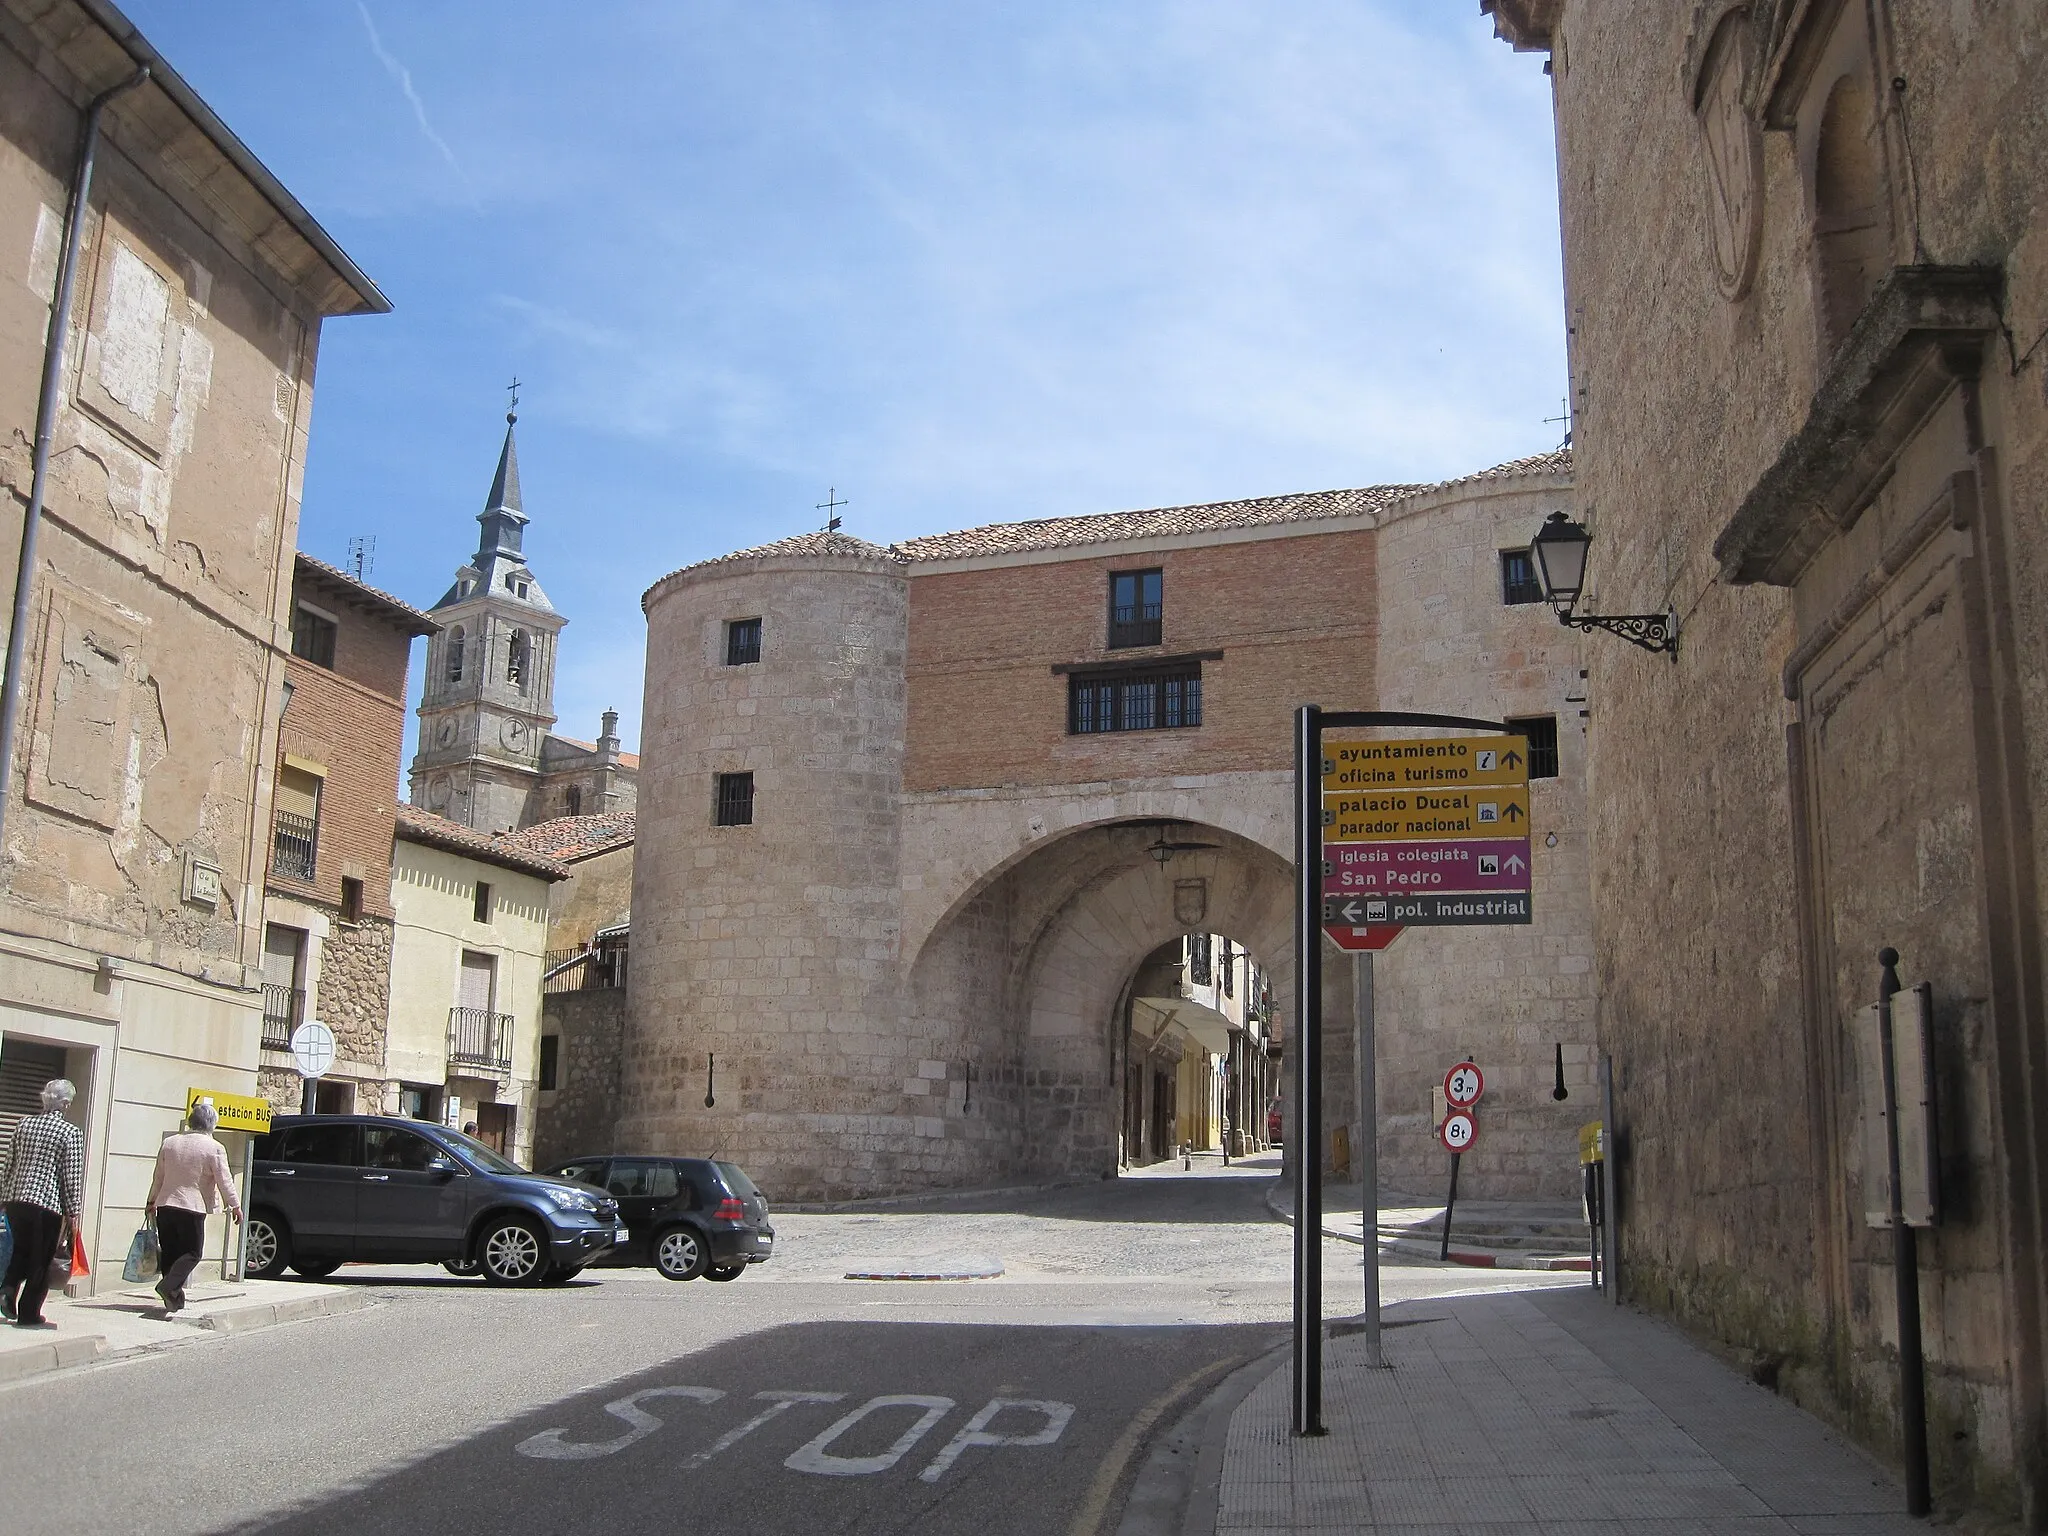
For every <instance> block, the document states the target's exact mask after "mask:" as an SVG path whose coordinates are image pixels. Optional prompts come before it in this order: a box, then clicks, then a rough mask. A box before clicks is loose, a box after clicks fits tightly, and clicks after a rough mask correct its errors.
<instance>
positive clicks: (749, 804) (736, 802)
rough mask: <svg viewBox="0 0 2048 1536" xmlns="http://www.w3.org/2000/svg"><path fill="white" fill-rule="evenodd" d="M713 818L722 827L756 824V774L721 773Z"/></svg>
mask: <svg viewBox="0 0 2048 1536" xmlns="http://www.w3.org/2000/svg"><path fill="white" fill-rule="evenodd" d="M712 819H713V821H714V822H715V824H716V825H718V826H721V827H751V826H752V825H753V824H754V776H753V775H752V774H751V773H721V774H720V775H719V776H718V799H717V803H716V805H715V806H714V808H713V815H712Z"/></svg>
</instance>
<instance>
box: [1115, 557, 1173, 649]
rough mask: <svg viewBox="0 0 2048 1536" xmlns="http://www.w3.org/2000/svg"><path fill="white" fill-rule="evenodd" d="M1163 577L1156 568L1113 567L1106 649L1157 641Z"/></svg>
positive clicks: (1163, 599)
mask: <svg viewBox="0 0 2048 1536" xmlns="http://www.w3.org/2000/svg"><path fill="white" fill-rule="evenodd" d="M1163 582H1164V578H1163V576H1162V575H1161V573H1160V572H1159V571H1157V570H1150V571H1115V572H1112V573H1111V575H1110V578H1109V647H1108V648H1109V649H1110V650H1113V651H1114V650H1119V649H1121V648H1123V647H1125V646H1132V645H1158V644H1159V643H1160V638H1161V629H1162V625H1161V620H1162V616H1163V615H1164V613H1165V611H1166V604H1165V589H1164V585H1163Z"/></svg>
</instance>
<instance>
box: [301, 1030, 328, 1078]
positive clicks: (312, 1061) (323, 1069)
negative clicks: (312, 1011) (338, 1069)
mask: <svg viewBox="0 0 2048 1536" xmlns="http://www.w3.org/2000/svg"><path fill="white" fill-rule="evenodd" d="M292 1060H293V1061H294V1062H295V1063H297V1065H298V1069H299V1076H301V1077H324V1076H325V1075H326V1073H327V1069H328V1068H329V1067H331V1066H333V1065H334V1031H333V1030H331V1029H329V1028H328V1027H327V1026H326V1025H325V1024H322V1023H321V1022H320V1021H319V1020H318V1019H308V1020H306V1022H305V1023H303V1024H301V1025H300V1026H299V1027H298V1028H297V1029H295V1030H293V1031H292Z"/></svg>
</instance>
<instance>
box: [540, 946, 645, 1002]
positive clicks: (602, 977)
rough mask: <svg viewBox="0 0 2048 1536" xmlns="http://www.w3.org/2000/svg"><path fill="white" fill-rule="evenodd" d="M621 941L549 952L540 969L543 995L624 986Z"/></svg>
mask: <svg viewBox="0 0 2048 1536" xmlns="http://www.w3.org/2000/svg"><path fill="white" fill-rule="evenodd" d="M626 962H627V949H626V944H625V941H624V939H617V940H604V941H600V942H599V944H598V946H597V948H595V949H551V950H549V951H548V952H547V959H546V961H545V962H544V963H543V965H542V967H541V990H542V991H543V992H596V991H603V990H607V989H609V988H614V987H623V986H624V985H625V984H626Z"/></svg>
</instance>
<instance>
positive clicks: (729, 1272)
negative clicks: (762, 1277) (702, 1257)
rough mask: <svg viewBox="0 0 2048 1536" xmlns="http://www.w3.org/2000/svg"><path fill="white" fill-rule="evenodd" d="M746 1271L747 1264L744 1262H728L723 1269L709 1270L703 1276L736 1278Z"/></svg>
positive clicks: (724, 1278)
mask: <svg viewBox="0 0 2048 1536" xmlns="http://www.w3.org/2000/svg"><path fill="white" fill-rule="evenodd" d="M746 1272H747V1266H746V1265H744V1264H729V1265H727V1266H726V1267H725V1268H723V1269H714V1270H711V1271H710V1272H709V1273H707V1274H706V1275H705V1276H704V1278H705V1279H706V1280H737V1279H739V1277H740V1276H741V1275H744V1274H745V1273H746Z"/></svg>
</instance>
